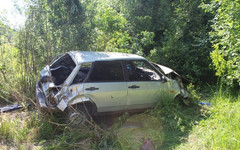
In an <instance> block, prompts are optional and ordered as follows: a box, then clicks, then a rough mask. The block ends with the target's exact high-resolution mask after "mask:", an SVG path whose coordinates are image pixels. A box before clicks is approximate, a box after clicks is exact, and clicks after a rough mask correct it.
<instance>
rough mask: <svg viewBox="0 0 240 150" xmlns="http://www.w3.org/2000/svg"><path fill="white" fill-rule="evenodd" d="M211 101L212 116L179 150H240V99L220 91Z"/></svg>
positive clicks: (194, 129)
mask: <svg viewBox="0 0 240 150" xmlns="http://www.w3.org/2000/svg"><path fill="white" fill-rule="evenodd" d="M211 101H212V103H213V106H212V107H211V108H210V116H209V117H208V118H207V119H205V120H202V121H201V122H199V124H197V125H196V126H194V128H193V130H192V131H191V132H190V135H189V137H188V140H187V142H186V143H182V144H181V145H180V146H179V147H177V149H228V150H236V149H240V134H239V133H240V109H239V108H240V97H239V96H238V97H235V96H232V95H230V94H229V92H226V91H224V92H223V91H222V90H219V91H218V92H216V95H214V96H213V97H212V98H211Z"/></svg>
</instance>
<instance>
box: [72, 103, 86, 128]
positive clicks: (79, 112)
mask: <svg viewBox="0 0 240 150" xmlns="http://www.w3.org/2000/svg"><path fill="white" fill-rule="evenodd" d="M89 120H90V116H89V113H88V109H87V107H84V106H83V105H76V106H74V107H73V109H72V110H71V111H70V112H69V124H70V126H72V127H79V126H82V125H84V124H85V123H86V122H87V121H89Z"/></svg>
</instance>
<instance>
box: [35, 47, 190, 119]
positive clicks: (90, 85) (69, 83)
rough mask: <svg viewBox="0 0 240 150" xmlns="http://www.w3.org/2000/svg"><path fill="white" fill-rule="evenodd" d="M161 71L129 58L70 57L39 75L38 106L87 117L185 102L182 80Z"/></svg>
mask: <svg viewBox="0 0 240 150" xmlns="http://www.w3.org/2000/svg"><path fill="white" fill-rule="evenodd" d="M163 68H164V67H162V66H161V65H160V66H158V64H152V63H150V62H148V61H147V60H146V59H145V58H143V57H141V56H138V55H134V54H125V53H115V52H87V51H70V52H67V53H65V54H62V55H61V56H60V57H58V58H57V59H56V60H54V61H53V63H52V64H50V65H47V66H46V67H45V68H44V69H43V70H41V71H40V75H41V77H40V80H39V81H38V82H37V83H36V94H37V104H38V105H39V107H40V108H43V109H55V110H61V111H67V110H68V108H74V109H75V110H77V111H78V112H80V113H81V114H82V115H84V116H87V115H90V116H91V115H94V114H98V113H103V112H113V111H130V110H139V109H146V108H150V107H152V106H154V104H156V103H157V102H158V101H161V100H163V99H164V98H166V96H168V97H169V98H175V97H176V96H177V95H181V96H182V97H184V98H187V97H189V93H188V92H187V91H186V89H185V88H184V86H183V85H182V82H181V80H179V79H177V78H176V79H175V78H174V79H173V78H170V77H168V76H167V75H168V74H170V73H174V71H172V70H171V69H170V68H168V69H170V70H168V69H166V68H165V69H163ZM163 70H165V72H164V71H163ZM166 70H168V72H166ZM176 76H179V75H178V74H176ZM70 112H71V115H70V118H71V117H72V118H76V116H77V113H75V112H72V111H70Z"/></svg>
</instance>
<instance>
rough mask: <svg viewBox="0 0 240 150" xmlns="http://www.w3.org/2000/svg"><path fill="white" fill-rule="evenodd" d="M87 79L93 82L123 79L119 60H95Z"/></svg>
mask: <svg viewBox="0 0 240 150" xmlns="http://www.w3.org/2000/svg"><path fill="white" fill-rule="evenodd" d="M88 81H94V82H117V81H124V76H123V68H122V63H121V61H104V62H103V61H101V62H95V63H94V66H93V70H92V72H91V74H90V77H89V80H88Z"/></svg>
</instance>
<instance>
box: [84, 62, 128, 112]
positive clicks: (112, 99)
mask: <svg viewBox="0 0 240 150" xmlns="http://www.w3.org/2000/svg"><path fill="white" fill-rule="evenodd" d="M84 95H85V96H86V97H89V98H90V99H92V100H93V101H94V102H95V104H96V105H97V110H98V112H108V111H117V110H123V109H125V107H126V103H127V82H126V81H125V77H124V73H123V65H122V61H99V62H95V63H94V64H93V68H92V70H91V72H90V75H89V77H88V79H87V81H86V83H85V84H84Z"/></svg>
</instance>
